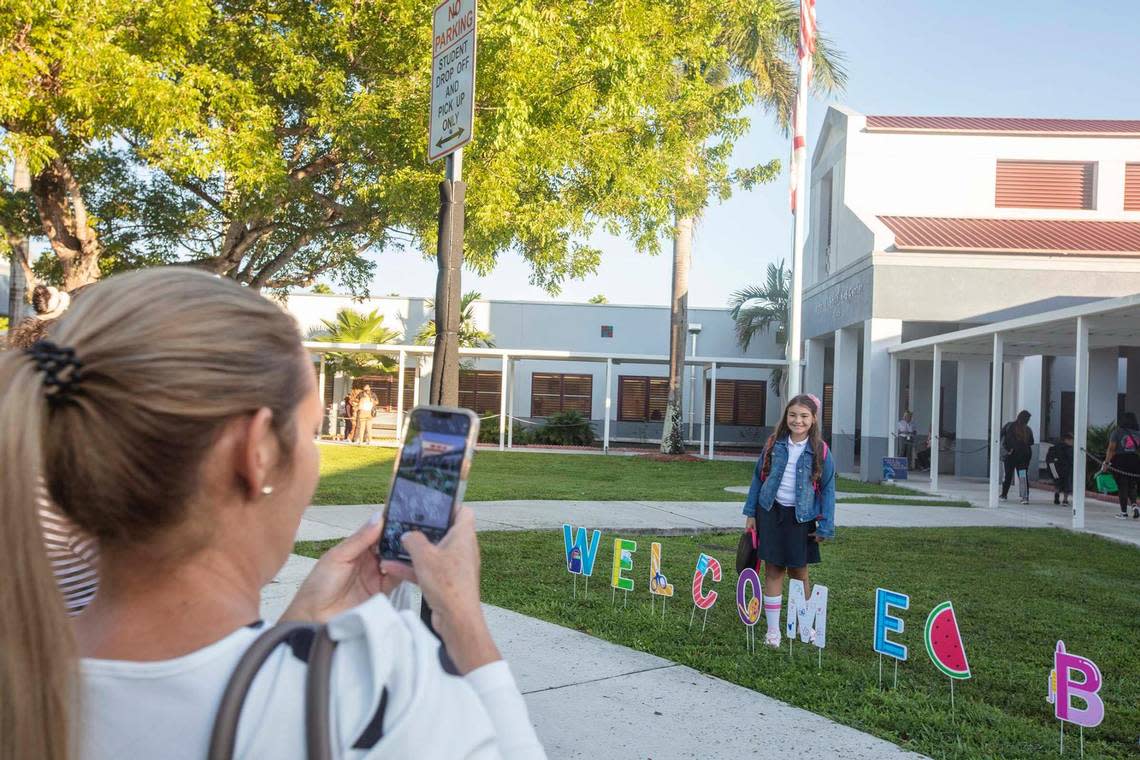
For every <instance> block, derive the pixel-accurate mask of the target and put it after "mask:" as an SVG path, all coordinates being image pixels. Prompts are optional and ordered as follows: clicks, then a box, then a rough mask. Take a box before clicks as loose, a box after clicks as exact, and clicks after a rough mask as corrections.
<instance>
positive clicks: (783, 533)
mask: <svg viewBox="0 0 1140 760" xmlns="http://www.w3.org/2000/svg"><path fill="white" fill-rule="evenodd" d="M814 532H815V520H810V521H808V522H806V523H802V522H797V521H796V510H795V507H785V506H784V505H783V504H780V503H779V502H777V503H775V504H773V505H772V508H771V509H769V510H764V509H757V510H756V535H757V536H758V537H759V539H760V552H759V554H760V559H762V560H763V561H764V562H770V563H772V564H773V565H778V566H780V567H806V566H807V565H815V564H818V563H819V561H820V558H819V544H817V543H816V542H815V541H812V540H811V539H810V538H808V534H809V533H814Z"/></svg>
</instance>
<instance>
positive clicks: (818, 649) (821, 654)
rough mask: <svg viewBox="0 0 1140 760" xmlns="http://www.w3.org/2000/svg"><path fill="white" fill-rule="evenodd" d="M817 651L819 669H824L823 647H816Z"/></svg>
mask: <svg viewBox="0 0 1140 760" xmlns="http://www.w3.org/2000/svg"><path fill="white" fill-rule="evenodd" d="M815 651H816V652H817V653H818V654H819V669H820V670H821V671H822V670H823V647H816V648H815Z"/></svg>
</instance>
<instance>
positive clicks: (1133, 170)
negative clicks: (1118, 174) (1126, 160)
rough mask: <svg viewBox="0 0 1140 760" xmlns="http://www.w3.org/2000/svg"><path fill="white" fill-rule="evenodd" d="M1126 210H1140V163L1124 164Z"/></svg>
mask: <svg viewBox="0 0 1140 760" xmlns="http://www.w3.org/2000/svg"><path fill="white" fill-rule="evenodd" d="M1124 210H1125V211H1140V164H1125V165H1124Z"/></svg>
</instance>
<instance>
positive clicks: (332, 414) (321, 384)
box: [317, 354, 337, 438]
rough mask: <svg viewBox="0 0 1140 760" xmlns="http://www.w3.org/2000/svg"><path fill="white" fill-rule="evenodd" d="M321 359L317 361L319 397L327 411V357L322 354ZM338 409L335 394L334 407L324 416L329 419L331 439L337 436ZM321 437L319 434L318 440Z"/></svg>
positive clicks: (322, 407) (334, 395) (322, 406)
mask: <svg viewBox="0 0 1140 760" xmlns="http://www.w3.org/2000/svg"><path fill="white" fill-rule="evenodd" d="M319 357H320V358H319V360H318V361H317V396H318V397H319V398H320V399H321V409H325V355H324V354H320V355H319ZM336 407H337V401H336V394H333V402H332V407H331V408H329V409H327V410H326V411H327V412H328V414H327V415H322V417H327V418H328V421H329V436H330V437H333V436H336ZM320 437H321V436H320V434H319V433H318V434H317V438H320Z"/></svg>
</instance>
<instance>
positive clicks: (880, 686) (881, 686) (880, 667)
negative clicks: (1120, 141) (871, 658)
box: [879, 654, 883, 689]
mask: <svg viewBox="0 0 1140 760" xmlns="http://www.w3.org/2000/svg"><path fill="white" fill-rule="evenodd" d="M879 688H880V689H881V688H883V655H882V654H880V655H879Z"/></svg>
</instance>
